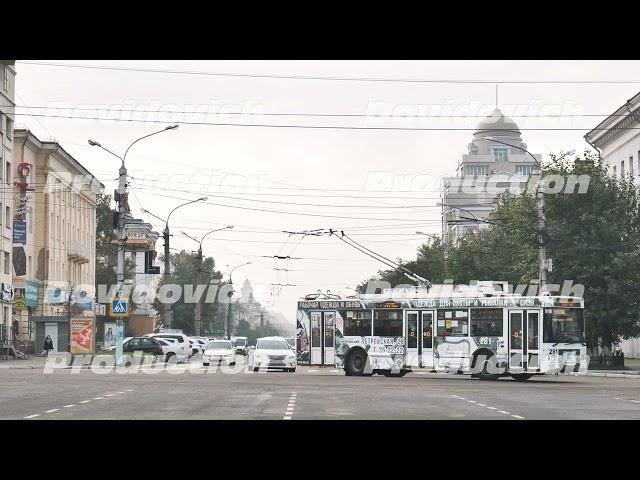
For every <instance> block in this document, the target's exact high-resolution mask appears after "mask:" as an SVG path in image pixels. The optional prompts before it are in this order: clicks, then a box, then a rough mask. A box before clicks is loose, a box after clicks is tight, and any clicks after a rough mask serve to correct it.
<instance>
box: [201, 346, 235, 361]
mask: <svg viewBox="0 0 640 480" xmlns="http://www.w3.org/2000/svg"><path fill="white" fill-rule="evenodd" d="M211 363H214V364H226V365H235V364H236V351H235V349H234V348H233V345H232V344H231V341H230V340H213V341H211V342H209V343H208V344H207V346H206V348H205V350H204V353H203V354H202V365H203V366H205V367H208V366H209V364H211Z"/></svg>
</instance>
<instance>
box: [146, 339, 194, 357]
mask: <svg viewBox="0 0 640 480" xmlns="http://www.w3.org/2000/svg"><path fill="white" fill-rule="evenodd" d="M145 337H153V338H157V339H160V338H164V339H167V340H172V339H173V340H175V341H176V343H177V344H178V347H179V349H178V350H177V351H176V355H177V356H178V361H182V360H183V359H184V360H188V359H190V358H191V356H192V355H193V350H192V348H191V342H189V337H187V336H186V335H184V334H182V333H147V334H146V335H145Z"/></svg>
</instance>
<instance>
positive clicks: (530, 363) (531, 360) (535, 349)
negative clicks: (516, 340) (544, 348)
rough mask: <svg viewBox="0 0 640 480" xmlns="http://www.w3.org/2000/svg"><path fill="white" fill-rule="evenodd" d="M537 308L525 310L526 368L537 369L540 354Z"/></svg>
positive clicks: (539, 319) (539, 318) (538, 313)
mask: <svg viewBox="0 0 640 480" xmlns="http://www.w3.org/2000/svg"><path fill="white" fill-rule="evenodd" d="M540 321H541V316H540V311H539V310H527V345H526V347H527V358H526V360H527V365H526V369H527V370H538V368H539V363H538V359H539V354H540V350H539V349H540V331H541V328H540V327H541V326H540Z"/></svg>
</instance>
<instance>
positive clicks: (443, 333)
mask: <svg viewBox="0 0 640 480" xmlns="http://www.w3.org/2000/svg"><path fill="white" fill-rule="evenodd" d="M468 333H469V312H468V311H467V310H438V336H439V337H466V336H467V334H468Z"/></svg>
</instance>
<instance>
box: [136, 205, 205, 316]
mask: <svg viewBox="0 0 640 480" xmlns="http://www.w3.org/2000/svg"><path fill="white" fill-rule="evenodd" d="M206 200H207V197H200V198H198V199H196V200H190V201H188V202H185V203H182V204H180V205H178V206H177V207H175V208H174V209H173V210H171V211H170V212H169V215H168V216H167V218H166V220H163V219H162V218H160V217H158V216H157V215H154V214H153V213H151V212H150V211H149V210H147V209H142V211H143V212H144V213H148V214H149V215H151V216H152V217H155V218H157V219H158V220H160V221H163V222H164V230H163V231H162V238H163V239H164V284H165V285H168V284H169V277H170V275H171V257H170V255H169V250H170V248H169V236H170V233H169V219H170V218H171V214H173V212H175V211H176V210H177V209H179V208H180V207H184V206H186V205H190V204H192V203H196V202H205V201H206ZM163 308H164V312H163V325H164V327H165V328H171V326H172V323H173V311H172V309H171V303H170V302H165V304H164V307H163Z"/></svg>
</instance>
